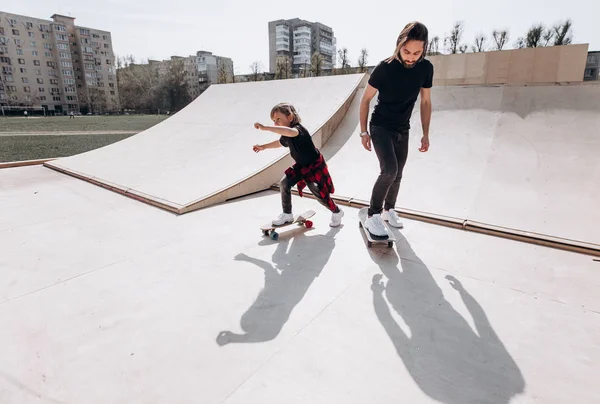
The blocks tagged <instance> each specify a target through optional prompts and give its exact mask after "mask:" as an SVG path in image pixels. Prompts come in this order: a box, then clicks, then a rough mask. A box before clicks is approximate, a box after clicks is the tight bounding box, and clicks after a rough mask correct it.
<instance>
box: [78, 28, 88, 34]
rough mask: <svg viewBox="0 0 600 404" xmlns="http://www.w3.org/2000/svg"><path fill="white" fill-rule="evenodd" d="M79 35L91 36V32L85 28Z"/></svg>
mask: <svg viewBox="0 0 600 404" xmlns="http://www.w3.org/2000/svg"><path fill="white" fill-rule="evenodd" d="M79 33H80V34H81V35H89V34H90V30H89V29H83V28H81V29H80V30H79Z"/></svg>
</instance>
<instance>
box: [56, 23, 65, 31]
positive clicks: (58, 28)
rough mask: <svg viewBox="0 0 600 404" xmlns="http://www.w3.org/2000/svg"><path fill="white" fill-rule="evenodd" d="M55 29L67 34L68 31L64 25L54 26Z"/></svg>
mask: <svg viewBox="0 0 600 404" xmlns="http://www.w3.org/2000/svg"><path fill="white" fill-rule="evenodd" d="M54 29H55V30H57V31H61V32H67V29H66V28H65V27H64V26H62V25H56V24H55V25H54Z"/></svg>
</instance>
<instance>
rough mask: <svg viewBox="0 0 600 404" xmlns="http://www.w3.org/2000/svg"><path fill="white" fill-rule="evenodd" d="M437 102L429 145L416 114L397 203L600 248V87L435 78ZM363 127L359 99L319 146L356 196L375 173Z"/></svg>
mask: <svg viewBox="0 0 600 404" xmlns="http://www.w3.org/2000/svg"><path fill="white" fill-rule="evenodd" d="M358 98H359V97H357V99H358ZM433 109H434V113H433V119H432V123H431V134H430V136H431V148H430V151H429V152H427V153H420V152H419V151H418V150H417V149H418V147H419V145H420V138H421V134H422V131H421V123H420V119H419V109H418V103H417V108H416V110H415V112H414V114H413V120H412V132H411V143H410V151H409V158H408V163H407V166H406V168H405V171H404V178H403V180H402V185H401V189H400V196H399V198H398V208H399V209H400V210H404V211H405V212H406V213H407V214H409V213H414V214H415V215H422V216H423V217H430V218H438V219H442V220H445V221H446V222H448V223H455V224H456V226H459V227H463V228H464V227H469V226H471V227H478V228H480V229H481V228H487V229H488V230H489V231H490V232H493V231H494V230H498V231H506V232H512V233H513V234H517V233H518V234H520V235H522V236H526V237H531V238H543V239H546V240H554V241H557V242H561V243H568V244H572V245H584V246H586V247H590V244H592V245H591V247H592V248H596V249H598V250H600V229H599V228H598V224H599V223H600V209H598V206H600V86H598V85H549V86H533V87H524V86H523V87H508V86H507V87H434V89H433ZM359 129H360V128H359V126H358V102H357V103H356V104H355V105H353V106H352V107H351V112H349V114H348V115H347V117H346V119H345V120H344V121H343V122H342V123H341V125H340V128H339V129H338V130H339V133H336V134H335V135H334V136H333V138H332V141H331V142H330V143H328V144H327V146H326V147H325V148H324V150H323V152H324V153H325V154H326V156H327V157H328V161H329V167H330V169H331V172H332V175H333V178H334V183H335V186H336V194H338V195H339V196H340V200H346V201H349V202H351V203H354V204H356V205H360V204H365V203H366V204H368V201H369V199H370V195H371V190H372V186H373V184H374V182H375V180H376V178H377V175H378V174H379V165H378V162H377V158H376V156H375V152H374V151H373V152H371V153H369V152H367V151H366V150H364V149H363V148H362V146H361V144H360V139H359V135H358V133H359Z"/></svg>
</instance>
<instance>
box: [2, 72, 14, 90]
mask: <svg viewBox="0 0 600 404" xmlns="http://www.w3.org/2000/svg"><path fill="white" fill-rule="evenodd" d="M4 81H6V82H9V81H10V82H13V81H15V79H14V78H13V76H12V75H9V76H4ZM15 88H16V87H15Z"/></svg>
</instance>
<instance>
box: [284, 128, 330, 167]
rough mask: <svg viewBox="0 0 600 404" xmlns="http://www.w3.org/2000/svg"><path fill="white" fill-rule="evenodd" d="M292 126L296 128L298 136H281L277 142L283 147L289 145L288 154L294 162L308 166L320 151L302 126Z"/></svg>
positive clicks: (317, 156)
mask: <svg viewBox="0 0 600 404" xmlns="http://www.w3.org/2000/svg"><path fill="white" fill-rule="evenodd" d="M294 128H296V129H298V136H294V137H288V136H281V138H280V139H279V142H281V144H282V145H283V146H284V147H289V149H290V154H291V155H292V158H293V159H294V160H295V161H296V163H298V164H300V165H301V166H309V165H311V164H312V163H314V162H315V161H316V160H317V159H318V158H319V155H320V152H319V150H317V148H316V147H315V144H314V143H313V141H312V137H311V136H310V133H308V130H306V128H305V127H304V126H302V125H300V124H298V125H296V126H294Z"/></svg>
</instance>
